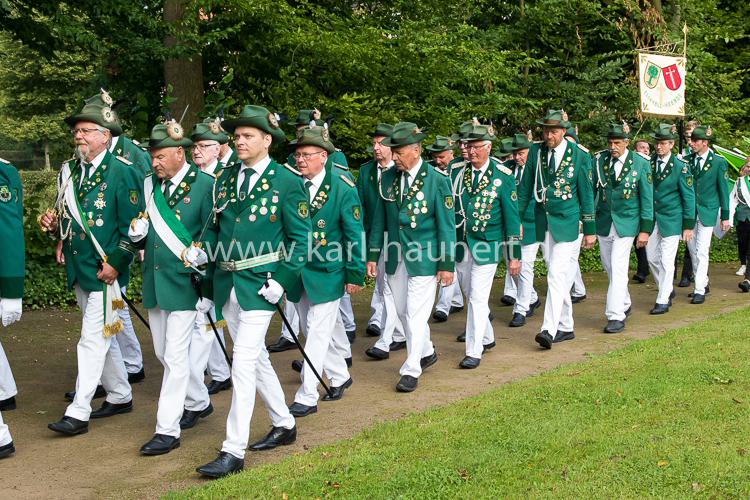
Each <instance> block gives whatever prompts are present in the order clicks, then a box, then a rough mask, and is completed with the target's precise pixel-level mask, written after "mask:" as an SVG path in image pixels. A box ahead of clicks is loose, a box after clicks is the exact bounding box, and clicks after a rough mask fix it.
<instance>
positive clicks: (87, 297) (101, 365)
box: [65, 285, 133, 421]
mask: <svg viewBox="0 0 750 500" xmlns="http://www.w3.org/2000/svg"><path fill="white" fill-rule="evenodd" d="M75 292H76V299H77V301H78V307H80V308H81V311H82V312H83V321H82V324H81V339H80V340H79V341H78V347H77V357H78V378H77V379H76V395H75V398H73V402H72V403H70V405H68V408H67V409H66V410H65V416H68V417H73V418H76V419H78V420H85V421H88V419H89V415H90V414H91V400H92V398H93V397H94V392H95V391H96V386H97V384H98V383H99V380H101V382H102V385H103V386H104V389H105V390H106V391H107V402H108V403H111V404H122V403H127V402H128V401H131V400H132V399H133V394H132V392H131V391H130V384H129V383H128V373H127V372H126V371H125V363H123V361H122V356H121V354H120V349H119V346H118V347H116V348H111V344H113V342H112V337H108V338H105V337H104V332H103V331H102V330H103V328H104V297H103V295H104V292H98V291H97V292H86V291H84V290H82V289H81V287H80V286H78V285H76V287H75ZM114 344H115V345H117V344H116V343H114Z"/></svg>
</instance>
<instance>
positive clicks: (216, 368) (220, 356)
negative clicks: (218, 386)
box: [204, 315, 231, 382]
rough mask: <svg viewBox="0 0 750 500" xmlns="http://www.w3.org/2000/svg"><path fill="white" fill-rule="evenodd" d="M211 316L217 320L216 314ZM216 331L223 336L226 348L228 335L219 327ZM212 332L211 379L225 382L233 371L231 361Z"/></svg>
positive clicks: (209, 355)
mask: <svg viewBox="0 0 750 500" xmlns="http://www.w3.org/2000/svg"><path fill="white" fill-rule="evenodd" d="M211 317H212V318H214V322H215V320H216V316H215V315H213V316H211ZM208 327H209V328H211V325H208ZM204 331H205V328H204ZM216 331H217V332H219V337H221V342H222V345H223V346H224V348H225V349H226V347H227V341H226V337H225V336H224V329H223V328H217V329H216ZM210 334H211V349H210V352H209V354H208V374H209V375H210V376H211V380H216V381H218V382H223V381H225V380H227V379H228V378H229V377H230V376H231V373H230V371H229V370H230V369H229V363H227V358H226V357H225V356H224V351H222V350H221V346H220V345H219V341H218V340H217V339H216V335H214V332H213V331H211V332H210ZM228 352H229V351H227V353H228Z"/></svg>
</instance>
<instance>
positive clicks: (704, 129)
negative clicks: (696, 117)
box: [690, 125, 714, 141]
mask: <svg viewBox="0 0 750 500" xmlns="http://www.w3.org/2000/svg"><path fill="white" fill-rule="evenodd" d="M690 139H691V140H693V141H700V140H704V141H713V140H714V131H713V130H712V129H711V125H698V126H697V127H695V128H694V129H693V132H692V133H691V134H690Z"/></svg>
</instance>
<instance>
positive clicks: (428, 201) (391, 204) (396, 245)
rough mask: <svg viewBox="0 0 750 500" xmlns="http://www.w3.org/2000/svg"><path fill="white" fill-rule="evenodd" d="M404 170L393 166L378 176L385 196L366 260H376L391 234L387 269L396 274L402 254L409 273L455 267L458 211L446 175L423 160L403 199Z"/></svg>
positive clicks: (431, 272) (376, 214)
mask: <svg viewBox="0 0 750 500" xmlns="http://www.w3.org/2000/svg"><path fill="white" fill-rule="evenodd" d="M401 176H402V173H401V172H400V171H399V170H398V169H396V168H391V169H388V170H387V171H386V172H383V175H382V176H381V178H380V188H379V192H380V194H381V197H380V198H379V199H378V208H377V209H376V210H375V212H374V214H373V220H372V234H371V236H370V249H369V258H368V260H369V261H370V262H377V261H378V259H379V258H380V252H381V251H382V249H383V244H384V243H385V238H386V235H387V238H388V241H387V244H388V245H387V247H386V251H387V253H386V256H385V259H384V260H385V270H386V273H388V274H394V273H395V272H396V268H397V267H398V263H399V262H400V261H401V260H404V263H405V264H406V271H407V272H408V273H409V276H434V275H436V274H437V272H438V271H451V272H453V270H454V269H455V246H456V225H455V217H456V214H455V212H454V209H453V193H452V190H451V183H450V179H449V178H448V175H447V174H445V173H443V172H442V171H441V170H438V169H436V168H435V167H433V166H432V165H430V164H429V163H427V161H424V160H423V161H422V166H421V167H419V171H418V173H417V176H416V179H415V180H414V182H413V183H412V185H411V188H410V189H409V191H408V192H407V193H406V195H405V197H404V199H403V200H402V199H401Z"/></svg>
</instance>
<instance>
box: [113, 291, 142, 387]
mask: <svg viewBox="0 0 750 500" xmlns="http://www.w3.org/2000/svg"><path fill="white" fill-rule="evenodd" d="M125 291H126V287H122V294H123V295H125ZM117 314H118V315H119V316H120V319H121V320H122V325H123V327H124V329H123V330H122V331H121V332H120V333H118V334H117V335H115V337H114V339H115V341H114V342H112V343H113V344H117V345H118V346H119V348H120V353H121V355H122V361H123V362H124V363H125V369H126V370H127V372H128V373H138V372H139V371H141V370H142V369H143V353H142V352H141V343H140V342H139V341H138V337H137V336H136V334H135V329H134V328H133V320H132V319H131V317H130V309H128V305H127V304H125V309H118V311H117ZM150 324H151V323H149V325H150Z"/></svg>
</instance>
